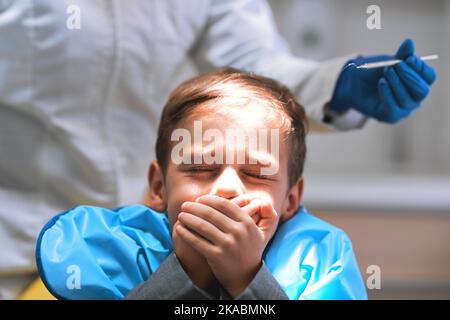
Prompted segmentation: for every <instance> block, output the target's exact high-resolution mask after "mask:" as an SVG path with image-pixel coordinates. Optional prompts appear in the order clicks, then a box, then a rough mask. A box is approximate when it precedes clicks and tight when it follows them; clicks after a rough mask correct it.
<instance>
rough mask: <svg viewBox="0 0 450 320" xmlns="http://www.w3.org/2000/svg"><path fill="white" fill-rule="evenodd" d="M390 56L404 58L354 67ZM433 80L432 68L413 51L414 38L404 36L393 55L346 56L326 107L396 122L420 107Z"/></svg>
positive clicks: (433, 72)
mask: <svg viewBox="0 0 450 320" xmlns="http://www.w3.org/2000/svg"><path fill="white" fill-rule="evenodd" d="M390 59H401V60H403V61H402V62H400V63H399V64H397V65H395V66H390V67H384V68H374V69H357V68H356V66H357V65H361V64H364V63H369V62H376V61H385V60H390ZM435 80H436V73H435V71H434V69H433V68H431V67H430V66H429V65H427V64H426V63H425V62H424V61H422V60H421V59H420V58H419V57H418V56H416V55H414V42H413V41H412V40H411V39H406V40H405V41H404V42H403V43H402V45H401V46H400V48H399V49H398V51H397V53H396V55H395V56H388V55H379V56H370V57H358V58H356V59H352V60H349V61H348V62H347V64H346V65H345V66H344V68H343V70H342V72H341V74H340V75H339V78H338V81H337V83H336V87H335V90H334V94H333V97H332V99H331V101H330V105H329V107H330V109H331V110H332V111H335V112H337V113H341V112H344V111H346V110H348V109H349V108H353V109H355V110H358V111H359V112H361V113H363V114H365V115H366V116H368V117H372V118H375V119H377V120H379V121H382V122H387V123H397V122H398V121H399V120H401V119H403V118H406V117H408V116H409V114H410V113H411V112H413V111H414V110H416V109H417V108H419V107H420V103H421V102H422V100H423V99H425V97H426V96H427V95H428V93H429V91H430V86H431V84H432V83H433V82H434V81H435Z"/></svg>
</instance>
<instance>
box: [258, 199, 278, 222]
mask: <svg viewBox="0 0 450 320" xmlns="http://www.w3.org/2000/svg"><path fill="white" fill-rule="evenodd" d="M260 207H261V210H260V215H261V219H271V218H276V217H277V216H278V213H277V212H276V210H275V209H274V207H273V206H272V204H271V203H270V202H269V201H264V200H262V201H261V205H260Z"/></svg>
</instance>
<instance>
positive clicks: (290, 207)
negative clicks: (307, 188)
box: [280, 177, 304, 221]
mask: <svg viewBox="0 0 450 320" xmlns="http://www.w3.org/2000/svg"><path fill="white" fill-rule="evenodd" d="M303 183H304V182H303V177H300V178H299V179H298V180H297V182H296V183H295V184H294V185H293V186H292V187H291V189H290V190H289V193H288V195H287V196H286V199H285V200H284V204H283V214H282V215H281V218H280V219H281V221H286V220H288V219H290V218H292V216H293V215H294V214H295V213H296V212H297V210H298V207H299V206H300V202H301V200H302V196H303Z"/></svg>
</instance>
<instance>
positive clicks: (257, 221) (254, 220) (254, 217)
mask: <svg viewBox="0 0 450 320" xmlns="http://www.w3.org/2000/svg"><path fill="white" fill-rule="evenodd" d="M252 219H253V222H254V223H255V224H256V225H258V223H259V221H260V220H261V217H260V216H259V214H254V215H253V216H252Z"/></svg>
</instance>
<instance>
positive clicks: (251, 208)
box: [242, 198, 261, 218]
mask: <svg viewBox="0 0 450 320" xmlns="http://www.w3.org/2000/svg"><path fill="white" fill-rule="evenodd" d="M260 206H261V200H260V199H259V198H254V199H252V200H251V201H250V203H249V204H247V205H246V206H244V207H242V210H244V212H245V213H247V214H248V215H249V216H250V217H252V218H253V216H255V215H256V214H257V213H258V212H259V211H260Z"/></svg>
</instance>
